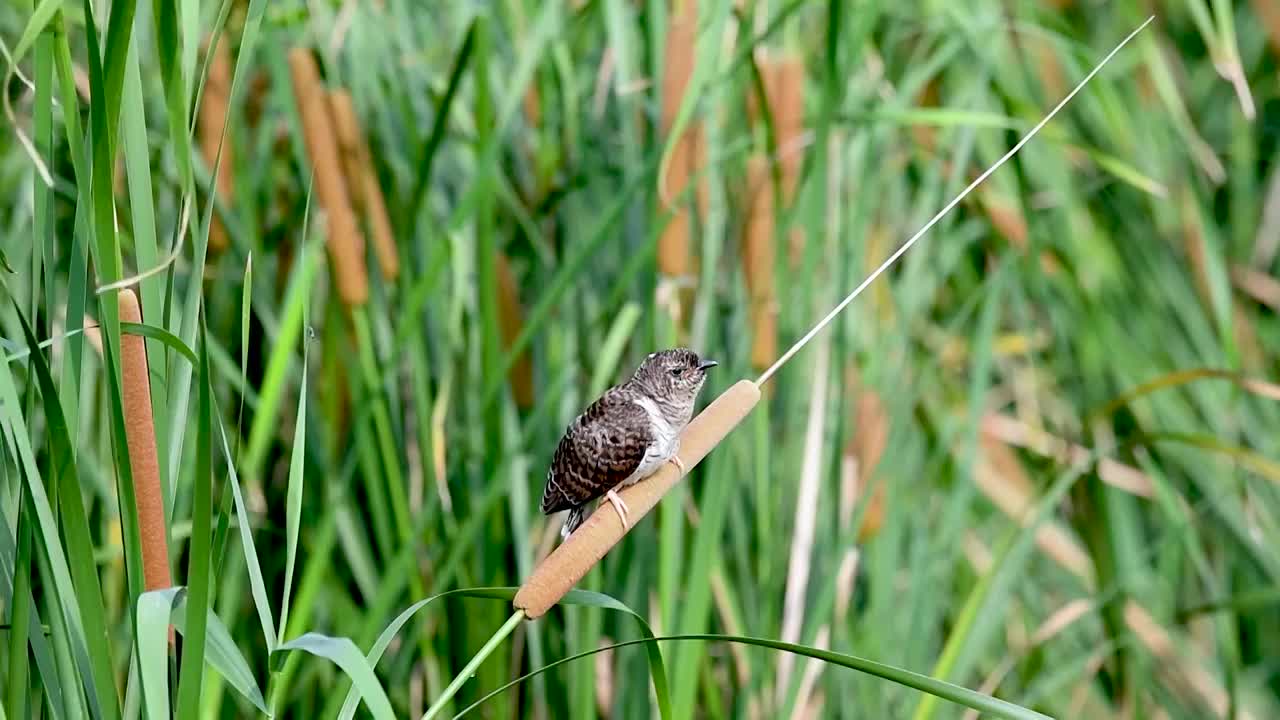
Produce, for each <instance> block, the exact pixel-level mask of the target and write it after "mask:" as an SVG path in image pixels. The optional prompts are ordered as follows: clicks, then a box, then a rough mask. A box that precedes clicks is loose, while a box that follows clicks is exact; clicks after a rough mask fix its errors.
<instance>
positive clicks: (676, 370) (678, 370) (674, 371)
mask: <svg viewBox="0 0 1280 720" xmlns="http://www.w3.org/2000/svg"><path fill="white" fill-rule="evenodd" d="M683 372H684V368H671V374H672V375H675V376H676V377H679V376H680V374H681V373H683Z"/></svg>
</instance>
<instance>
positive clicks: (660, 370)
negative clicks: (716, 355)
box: [632, 348, 718, 411]
mask: <svg viewBox="0 0 1280 720" xmlns="http://www.w3.org/2000/svg"><path fill="white" fill-rule="evenodd" d="M717 364H718V363H717V362H716V361H715V360H703V359H702V358H700V357H698V354H697V353H695V352H694V351H692V350H690V349H688V348H673V349H671V350H659V351H658V352H655V353H650V354H649V356H648V357H647V358H645V359H644V362H642V363H640V367H639V368H636V372H635V374H634V375H632V381H633V382H635V383H636V384H637V385H638V386H639V387H640V389H641V390H643V391H644V393H645V394H646V395H648V396H649V397H651V398H653V399H654V400H659V401H664V404H667V403H669V404H670V405H673V406H675V407H676V409H678V410H681V411H688V410H692V408H693V401H694V399H695V398H697V396H698V391H699V390H701V389H702V384H703V383H704V382H706V379H707V370H709V369H711V368H713V367H715V366H716V365H717Z"/></svg>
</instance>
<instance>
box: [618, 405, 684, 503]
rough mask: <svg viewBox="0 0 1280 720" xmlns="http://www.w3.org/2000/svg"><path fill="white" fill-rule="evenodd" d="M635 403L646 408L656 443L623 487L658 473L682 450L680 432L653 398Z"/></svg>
mask: <svg viewBox="0 0 1280 720" xmlns="http://www.w3.org/2000/svg"><path fill="white" fill-rule="evenodd" d="M633 402H635V404H637V405H639V406H640V407H642V408H644V412H645V414H646V415H648V416H649V422H650V426H649V428H650V430H651V431H652V432H653V438H654V442H653V444H652V445H650V446H649V448H648V450H646V451H645V454H644V458H643V459H642V460H641V461H640V465H639V467H637V468H636V469H635V472H633V473H631V475H630V476H629V477H627V479H626V480H624V481H623V482H622V484H623V485H630V484H632V483H634V482H637V481H639V480H643V479H644V478H647V477H649V476H650V475H652V474H653V473H655V472H657V470H658V468H660V467H662V465H663V463H665V462H667V461H668V460H670V459H671V456H672V455H675V454H676V451H677V450H679V449H680V431H679V430H677V429H676V428H674V427H672V426H671V423H669V422H667V419H666V418H665V417H663V415H662V411H661V410H660V409H658V404H657V403H655V402H654V401H653V399H652V398H649V397H645V396H643V395H642V396H640V397H638V398H636V399H635V400H634V401H633Z"/></svg>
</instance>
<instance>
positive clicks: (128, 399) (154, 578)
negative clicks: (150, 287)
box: [119, 288, 173, 590]
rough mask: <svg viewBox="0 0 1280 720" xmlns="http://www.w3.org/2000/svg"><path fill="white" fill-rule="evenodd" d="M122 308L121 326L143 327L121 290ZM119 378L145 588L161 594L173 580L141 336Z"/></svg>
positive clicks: (124, 349)
mask: <svg viewBox="0 0 1280 720" xmlns="http://www.w3.org/2000/svg"><path fill="white" fill-rule="evenodd" d="M119 304H120V322H128V323H141V322H142V310H141V308H140V306H139V305H138V296H137V295H136V294H134V292H133V290H131V289H127V288H126V289H124V290H121V291H120V295H119ZM120 374H121V377H122V378H123V380H124V430H125V441H126V444H127V445H128V447H129V468H130V470H131V471H132V473H133V492H134V502H135V503H136V505H137V509H138V529H139V534H140V536H141V538H142V572H143V584H144V586H145V587H146V589H147V590H158V589H161V588H167V587H170V586H172V585H173V580H172V579H171V577H170V575H169V533H168V530H167V525H166V523H165V519H164V499H163V497H162V496H161V494H160V463H159V460H158V459H157V457H156V427H155V421H154V420H153V419H152V415H151V381H150V378H149V376H148V373H147V345H146V341H145V340H144V339H143V338H142V337H141V336H139V335H129V334H126V335H123V336H122V337H121V338H120Z"/></svg>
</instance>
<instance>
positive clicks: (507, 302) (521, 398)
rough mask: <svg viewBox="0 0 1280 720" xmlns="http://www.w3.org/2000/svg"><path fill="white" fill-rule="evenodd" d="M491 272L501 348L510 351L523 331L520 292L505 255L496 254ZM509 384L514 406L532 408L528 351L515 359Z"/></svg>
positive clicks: (531, 364) (531, 368)
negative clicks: (494, 281) (494, 277)
mask: <svg viewBox="0 0 1280 720" xmlns="http://www.w3.org/2000/svg"><path fill="white" fill-rule="evenodd" d="M494 269H495V271H496V273H495V274H496V275H497V280H498V326H499V330H500V331H501V332H502V342H503V344H505V345H506V347H507V349H510V348H511V346H512V344H513V343H515V341H516V338H517V337H519V336H520V331H521V330H523V329H524V316H523V311H522V310H521V308H520V288H519V286H518V285H517V284H516V276H515V273H513V272H512V271H511V262H510V261H509V260H508V259H507V255H506V253H502V252H499V253H498V254H497V256H496V258H495V259H494ZM508 380H509V381H510V382H511V393H512V395H514V396H515V401H516V405H517V406H519V407H521V408H530V407H533V363H532V361H531V360H530V358H529V351H528V350H525V351H524V352H522V353H520V356H519V357H517V358H516V361H515V364H514V365H512V366H511V372H510V373H509V374H508Z"/></svg>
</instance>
